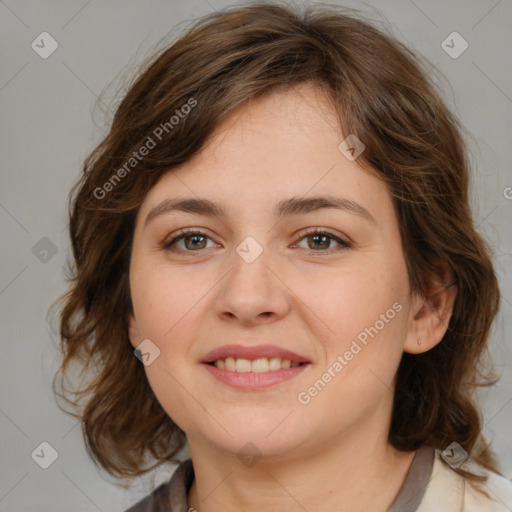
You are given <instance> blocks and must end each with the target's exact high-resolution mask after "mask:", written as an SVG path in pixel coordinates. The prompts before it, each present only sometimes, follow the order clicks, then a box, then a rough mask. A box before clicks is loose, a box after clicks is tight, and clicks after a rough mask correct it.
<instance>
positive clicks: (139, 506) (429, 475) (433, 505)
mask: <svg viewBox="0 0 512 512" xmlns="http://www.w3.org/2000/svg"><path fill="white" fill-rule="evenodd" d="M441 453H442V452H441V451H440V450H438V449H435V448H433V447H432V446H429V445H423V446H422V447H421V448H419V449H418V450H417V451H416V454H415V455H414V459H413V461H412V464H411V466H410V468H409V471H408V472H407V476H406V478H405V481H404V483H403V485H402V487H401V489H400V491H399V493H398V494H397V496H396V498H395V500H394V501H393V503H392V505H391V507H390V508H389V509H388V512H512V482H511V481H510V480H507V479H506V478H505V477H503V476H500V475H498V474H497V473H494V472H492V471H488V470H487V469H486V468H484V467H483V466H481V465H479V464H475V463H472V462H469V461H466V462H464V463H463V464H462V465H461V467H463V468H467V469H471V471H472V472H473V473H475V472H476V473H479V474H486V475H488V477H489V478H488V480H487V481H486V482H485V484H482V487H483V489H485V491H486V492H487V493H488V494H489V495H490V496H491V498H487V497H486V496H484V495H483V494H481V493H480V492H479V491H478V490H477V489H476V488H475V487H474V485H473V484H472V483H471V482H470V481H469V480H468V479H466V478H464V477H463V476H462V475H459V474H458V473H456V472H455V471H454V470H453V469H452V468H451V467H450V466H448V465H446V464H445V463H444V462H443V461H442V459H441ZM193 481H194V468H193V465H192V461H191V459H187V460H185V461H183V462H182V463H181V464H180V465H179V466H178V468H177V469H176V470H175V472H174V473H173V475H172V476H171V478H170V479H169V481H167V482H164V483H162V484H161V485H159V486H158V487H157V488H156V489H155V490H154V491H153V492H152V493H151V494H149V495H148V496H146V497H145V498H143V499H142V500H140V501H139V502H137V503H136V504H135V505H133V506H132V507H130V508H129V509H127V510H126V511H125V512H188V510H189V507H188V504H187V495H188V492H189V490H190V487H191V486H192V483H193Z"/></svg>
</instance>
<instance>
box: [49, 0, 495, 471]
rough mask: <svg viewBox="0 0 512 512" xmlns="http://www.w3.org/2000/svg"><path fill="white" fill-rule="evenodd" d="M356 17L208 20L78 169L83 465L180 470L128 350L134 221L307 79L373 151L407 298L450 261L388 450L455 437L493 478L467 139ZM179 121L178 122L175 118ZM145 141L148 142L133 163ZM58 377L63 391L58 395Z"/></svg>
mask: <svg viewBox="0 0 512 512" xmlns="http://www.w3.org/2000/svg"><path fill="white" fill-rule="evenodd" d="M363 18H364V16H363V15H361V13H359V12H358V11H356V10H354V9H348V8H341V7H339V6H338V7H335V6H332V5H330V6H329V5H328V6H327V7H326V6H319V5H318V4H317V5H316V6H308V7H307V8H306V9H305V10H304V12H302V13H301V12H298V11H295V10H293V9H292V8H290V7H287V6H285V5H278V4H277V3H274V4H268V3H253V4H250V5H245V6H243V7H238V6H237V7H235V8H233V7H232V8H230V9H227V10H224V11H221V12H215V13H213V14H210V15H208V16H206V17H204V18H202V19H200V20H199V21H197V22H196V23H195V24H194V25H193V26H192V27H191V28H190V29H189V30H188V31H187V32H186V33H185V34H184V35H182V37H180V38H179V39H178V40H177V41H176V42H175V43H174V44H172V45H171V46H170V47H168V48H167V49H165V51H163V52H161V53H160V54H157V55H156V56H155V57H153V58H152V60H151V61H149V62H147V63H146V64H145V65H144V67H143V68H142V70H141V72H140V75H139V76H138V78H137V79H136V80H135V81H134V83H133V84H132V85H131V87H130V88H129V91H128V93H127V94H126V96H125V98H124V99H123V100H122V102H121V103H120V105H119V108H118V109H117V111H116V113H115V115H114V118H113V121H112V126H111V129H110V132H109V133H108V134H107V135H106V137H105V138H104V140H103V141H102V142H101V143H100V144H99V145H98V147H97V148H96V149H94V151H93V152H92V153H91V154H90V155H89V156H88V157H87V159H86V160H85V164H84V168H83V174H82V175H81V176H80V178H79V180H78V181H77V183H76V184H75V185H74V187H73V189H72V190H71V192H70V197H69V201H70V224H69V234H70V238H71V243H72V249H73V257H74V266H73V268H71V269H70V270H68V273H69V277H68V278H67V279H68V280H69V281H70V287H69V290H68V291H67V293H65V294H64V295H63V296H61V297H60V298H59V299H58V300H59V301H60V302H61V303H62V308H61V310H60V337H61V351H62V353H63V360H62V363H61V367H60V368H59V370H58V372H57V373H56V374H55V377H54V380H53V389H54V392H55V393H56V394H57V395H59V396H60V397H61V398H64V399H65V400H66V401H67V402H68V403H70V404H72V405H73V407H74V408H75V409H77V408H78V407H79V400H78V399H75V398H71V399H68V398H66V393H68V392H69V393H72V394H73V395H74V397H79V398H84V397H85V396H86V395H89V396H88V397H87V401H86V403H85V406H84V408H83V410H81V411H80V412H79V413H78V414H76V413H73V412H69V411H65V412H68V413H69V414H72V415H73V416H75V417H77V418H80V419H81V425H82V431H83V435H84V438H85V441H86V447H87V450H88V452H89V454H90V455H91V457H92V458H93V460H95V461H96V462H97V463H99V464H100V465H101V466H102V467H103V468H104V469H105V470H107V472H109V473H110V474H111V475H114V476H116V477H117V478H119V479H121V478H128V477H131V478H133V477H135V476H137V475H141V474H143V473H145V472H147V471H149V470H151V469H153V468H155V467H156V466H158V465H159V464H161V463H163V462H166V461H168V462H176V455H177V453H178V451H179V450H180V449H181V448H182V447H183V446H184V442H185V436H184V433H183V431H181V429H180V428H179V427H178V426H177V425H176V424H175V423H174V422H173V421H172V419H171V418H170V417H169V416H168V415H167V413H166V412H165V411H164V410H163V408H162V407H161V405H160V404H159V402H158V401H157V399H156V397H155V395H154V394H153V392H152V390H151V388H150V386H149V384H148V382H147V378H146V376H145V372H144V368H143V365H142V364H141V363H140V361H139V360H138V359H137V358H136V357H134V354H133V350H132V347H131V345H130V342H129V339H128V334H127V317H128V314H129V313H131V312H132V304H131V299H130V288H129V280H128V270H129V264H130V254H131V244H132V237H133V231H134V220H135V216H136V213H137V210H138V208H139V206H140V204H141V203H142V201H143V199H144V197H145V195H146V194H147V192H148V191H149V189H150V188H151V187H152V186H153V185H154V184H155V183H156V182H157V180H158V179H159V178H160V177H161V176H162V175H163V174H164V173H166V172H168V171H169V170H172V169H173V168H174V167H176V166H178V165H179V164H182V163H183V162H185V161H187V160H189V159H190V158H192V157H193V156H194V155H195V154H196V153H197V152H198V151H200V149H201V148H202V147H203V146H204V143H205V141H206V140H207V138H208V137H209V136H211V135H212V133H213V132H214V130H215V128H216V127H217V126H218V125H219V124H220V123H221V122H222V121H223V120H224V119H226V118H227V117H228V116H229V115H230V114H231V113H233V112H234V110H235V109H236V108H237V107H240V106H241V105H243V104H245V103H246V102H248V101H250V100H251V99H253V98H257V97H259V96H261V95H263V94H266V93H269V92H271V91H275V90H277V88H279V87H285V88H286V87H293V86H294V85H295V84H299V83H303V82H306V81H312V82H313V83H315V84H317V85H318V86H319V87H321V88H322V89H324V90H325V91H327V92H328V93H329V98H330V99H331V100H332V106H333V109H334V110H335V112H336V114H337V116H338V118H339V123H340V126H341V128H342V132H343V134H344V136H347V135H348V134H355V135H356V136H357V137H358V138H359V139H360V140H361V141H363V143H364V144H365V146H366V148H365V151H364V152H363V153H362V154H361V156H360V157H359V158H358V163H360V164H361V165H362V166H363V165H364V167H367V168H368V170H369V171H370V172H374V173H376V175H377V176H379V177H380V179H382V180H383V181H384V182H385V183H387V184H388V186H389V190H390V191H391V194H392V196H393V201H394V205H395V209H396V213H397V217H398V222H399V225H400V229H401V236H402V242H403V248H404V255H405V260H406V264H407V269H408V274H409V280H410V287H411V290H412V292H419V293H421V294H422V295H423V296H425V297H429V296H430V295H432V293H434V292H433V290H434V284H433V283H435V282H436V276H439V273H440V271H441V270H440V269H441V266H442V264H444V265H446V266H447V267H449V269H450V271H451V273H452V274H453V277H454V282H455V283H456V286H457V295H456V298H455V303H454V310H453V315H452V317H451V319H450V323H449V327H448V330H447V332H446V334H445V336H444V338H443V340H442V341H441V342H440V343H439V344H437V345H436V346H435V347H434V348H432V349H431V350H429V351H427V352H425V353H421V354H418V355H412V354H408V353H404V354H403V357H402V360H401V363H400V366H399V369H398V372H397V375H396V391H395V400H394V407H393V412H392V423H391V428H390V432H389V442H390V443H391V444H392V445H393V446H394V447H395V448H396V449H398V450H405V451H411V450H416V449H418V448H419V447H420V446H421V445H422V444H424V443H426V444H430V445H432V446H434V447H436V448H438V449H441V450H444V449H445V448H446V447H447V446H448V445H449V444H450V443H452V442H453V441H456V442H457V443H459V444H460V445H461V446H462V447H463V448H464V449H465V450H466V451H467V452H468V453H469V454H470V455H471V456H472V458H473V460H474V461H476V462H477V463H480V464H482V465H483V466H484V467H486V468H488V469H491V470H493V471H495V472H497V473H499V471H498V469H497V461H496V458H495V455H494V454H493V452H492V451H491V450H490V448H489V444H488V443H486V442H485V439H484V437H483V435H482V432H481V429H482V418H481V413H480V409H479V407H478V406H477V401H476V396H475V394H474V393H475V390H476V388H477V386H484V385H487V386H488V385H491V384H494V383H495V382H496V380H497V379H494V380H493V378H494V377H495V375H494V373H493V372H492V371H488V372H487V373H485V372H484V366H483V362H484V356H485V355H488V348H487V340H488V335H489V331H490V327H491V324H492V321H493V318H494V317H495V315H496V313H497V310H498V304H499V288H498V283H497V279H496V276H495V272H494V269H493V265H492V262H491V260H490V257H489V248H488V247H487V245H486V244H485V242H484V241H483V239H482V238H481V237H480V236H479V234H478V233H477V232H476V230H475V227H474V224H473V220H472V215H471V212H470V209H469V206H468V180H469V163H468V156H467V153H468V148H467V147H466V143H465V141H464V140H463V137H462V135H461V132H462V127H461V126H460V124H459V122H458V120H457V119H456V118H455V117H454V115H453V114H452V113H451V112H450V111H449V110H448V108H447V107H446V105H445V103H444V102H443V100H442V99H441V93H440V92H439V90H438V87H437V86H436V85H435V84H434V83H433V82H432V81H431V80H430V78H429V77H428V74H429V73H428V67H430V68H431V66H427V64H426V62H425V63H422V59H421V58H420V57H419V56H418V55H416V54H415V53H414V52H413V51H411V50H410V49H408V48H406V47H405V46H404V45H403V44H402V43H400V42H399V41H397V40H396V39H395V38H394V37H393V36H392V35H389V34H386V31H385V30H384V29H381V28H377V27H376V26H374V25H375V24H374V23H372V22H370V21H368V20H363ZM187 104H188V105H189V106H191V105H194V106H193V108H188V109H185V107H184V105H187ZM176 111H178V112H176ZM180 112H181V114H183V115H181V114H179V113H180ZM172 113H176V115H179V117H180V119H179V122H177V123H175V122H174V121H170V116H171V115H172ZM185 113H186V115H185ZM158 127H160V131H157V129H158ZM162 127H165V130H164V128H162ZM160 132H162V133H161V135H163V136H162V137H161V141H160V140H159V141H156V138H157V137H156V136H155V133H159V134H160ZM148 137H150V138H151V139H152V140H153V141H154V142H156V144H155V146H154V147H153V148H152V149H151V150H150V151H149V152H147V154H146V156H144V157H143V158H142V157H141V158H140V159H138V158H137V159H136V162H135V163H134V162H133V161H131V160H130V159H133V158H134V156H133V155H134V152H137V151H138V149H139V148H141V147H142V146H143V145H147V144H148ZM340 140H342V139H340ZM127 162H131V163H130V166H127ZM131 164H134V165H131ZM116 169H117V170H118V171H116ZM120 169H124V172H122V171H121V172H120V171H119V170H120ZM116 176H117V177H116ZM108 183H110V185H108ZM68 265H69V263H68ZM72 363H76V364H77V365H78V368H80V369H81V370H82V374H85V375H86V376H87V377H88V378H89V381H88V385H80V386H77V387H76V389H77V391H71V390H69V389H68V388H66V387H65V384H64V380H65V379H67V378H68V377H69V372H70V370H71V365H72ZM491 370H492V368H491ZM92 371H94V374H95V375H94V377H93V376H92V373H91V372H92ZM58 376H59V377H60V383H61V386H62V389H63V390H64V394H62V393H60V392H59V391H57V390H56V387H55V381H56V378H57V377H58ZM63 384H64V385H63ZM59 407H60V406H59ZM150 463H153V464H152V465H151V464H150ZM456 471H458V472H459V473H461V474H463V475H465V476H466V477H468V478H470V479H472V480H475V481H477V480H478V481H481V480H484V479H482V478H479V477H478V476H476V475H472V474H471V472H467V471H465V470H463V469H461V468H458V469H456ZM499 474H501V473H499Z"/></svg>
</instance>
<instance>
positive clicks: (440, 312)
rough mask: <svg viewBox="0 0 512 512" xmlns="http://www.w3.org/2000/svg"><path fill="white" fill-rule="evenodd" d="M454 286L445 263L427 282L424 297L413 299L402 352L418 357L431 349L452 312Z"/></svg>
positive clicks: (446, 326) (454, 294) (444, 328)
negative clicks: (429, 282) (427, 289)
mask: <svg viewBox="0 0 512 512" xmlns="http://www.w3.org/2000/svg"><path fill="white" fill-rule="evenodd" d="M456 295H457V286H456V284H455V282H454V280H453V274H452V272H451V270H450V269H449V268H448V266H447V265H446V264H443V265H441V266H440V268H439V273H438V275H437V276H436V278H435V279H433V281H432V282H431V285H430V290H429V293H428V297H420V296H418V295H416V296H415V298H414V300H413V307H412V311H411V316H412V318H411V320H410V325H409V331H408V333H407V337H406V339H405V343H404V352H408V353H409V354H420V353H422V352H427V351H428V350H430V349H431V348H433V347H435V346H436V345H437V344H438V343H439V342H440V341H441V340H442V339H443V337H444V335H445V333H446V331H447V329H448V324H449V322H450V318H451V316H452V313H453V304H454V302H455V297H456Z"/></svg>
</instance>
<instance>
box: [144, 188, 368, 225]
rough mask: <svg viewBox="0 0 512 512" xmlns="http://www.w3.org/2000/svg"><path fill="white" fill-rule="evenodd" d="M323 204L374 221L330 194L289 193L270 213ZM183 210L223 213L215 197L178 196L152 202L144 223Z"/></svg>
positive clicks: (282, 213) (289, 212) (287, 212)
mask: <svg viewBox="0 0 512 512" xmlns="http://www.w3.org/2000/svg"><path fill="white" fill-rule="evenodd" d="M323 208H336V209H338V210H343V211H347V212H349V213H353V214H355V215H358V216H360V217H362V218H364V219H366V220H368V221H369V222H371V223H372V224H377V223H376V221H375V218H374V217H373V216H372V214H371V213H370V212H369V211H368V210H367V209H366V208H365V207H364V206H362V205H360V204H359V203H356V202H355V201H352V200H350V199H345V198H342V197H335V196H331V195H325V196H317V197H308V198H305V197H291V198H290V199H285V200H283V201H280V202H279V203H278V204H277V205H276V206H275V208H274V211H273V215H274V217H275V218H279V219H282V218H284V217H290V216H292V215H300V214H304V213H310V212H314V211H317V210H320V209H323ZM174 211H179V212H186V213H193V214H196V215H206V216H212V217H220V218H225V217H226V210H225V208H224V207H223V206H222V205H221V204H220V203H217V202H215V201H211V200H209V199H198V198H192V197H191V198H181V199H165V200H164V201H162V202H161V203H159V204H158V205H157V206H155V207H154V208H153V209H151V211H150V212H149V213H148V215H147V216H146V220H145V221H144V227H145V226H147V224H148V223H149V222H150V221H151V220H153V219H155V218H156V217H158V216H160V215H162V214H164V213H167V212H174Z"/></svg>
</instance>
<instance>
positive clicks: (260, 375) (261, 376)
mask: <svg viewBox="0 0 512 512" xmlns="http://www.w3.org/2000/svg"><path fill="white" fill-rule="evenodd" d="M201 362H202V363H203V364H202V366H203V367H204V368H205V369H206V370H207V371H208V373H209V374H210V375H211V376H212V377H214V379H216V380H217V381H218V382H221V383H222V384H225V385H227V386H229V387H232V388H236V389H243V390H250V391H257V390H260V389H264V388H268V387H270V386H274V385H276V384H279V383H281V382H284V381H287V380H290V379H292V378H294V377H296V376H297V375H299V374H301V373H302V372H303V371H305V370H307V368H308V367H310V366H311V364H312V363H311V361H309V360H308V359H306V358H305V357H303V356H300V355H298V354H296V353H294V352H291V351H290V350H286V349H284V348H281V347H278V346H275V345H257V346H243V345H225V346H223V347H220V348H217V349H215V350H213V351H211V352H209V353H208V354H207V355H206V356H205V358H204V359H203V361H201Z"/></svg>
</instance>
